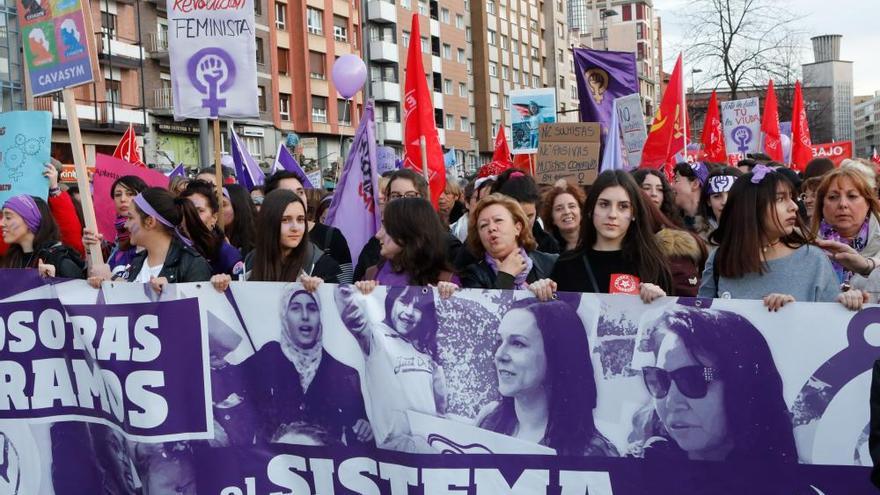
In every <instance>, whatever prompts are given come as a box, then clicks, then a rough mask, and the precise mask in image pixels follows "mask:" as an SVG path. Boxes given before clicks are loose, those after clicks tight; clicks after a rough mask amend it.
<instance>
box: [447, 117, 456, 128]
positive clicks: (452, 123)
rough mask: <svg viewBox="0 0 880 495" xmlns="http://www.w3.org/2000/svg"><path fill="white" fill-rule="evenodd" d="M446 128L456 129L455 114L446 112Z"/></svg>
mask: <svg viewBox="0 0 880 495" xmlns="http://www.w3.org/2000/svg"><path fill="white" fill-rule="evenodd" d="M446 128H447V129H455V115H450V114H448V113H447V114H446Z"/></svg>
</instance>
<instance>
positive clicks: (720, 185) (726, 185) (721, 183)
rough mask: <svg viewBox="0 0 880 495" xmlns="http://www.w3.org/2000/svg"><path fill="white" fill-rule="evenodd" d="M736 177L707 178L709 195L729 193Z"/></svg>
mask: <svg viewBox="0 0 880 495" xmlns="http://www.w3.org/2000/svg"><path fill="white" fill-rule="evenodd" d="M734 182H736V177H734V176H732V175H716V176H714V177H710V178H709V182H708V183H707V186H708V191H709V194H721V193H726V192H730V189H731V188H732V187H733V183H734Z"/></svg>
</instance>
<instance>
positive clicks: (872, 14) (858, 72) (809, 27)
mask: <svg viewBox="0 0 880 495" xmlns="http://www.w3.org/2000/svg"><path fill="white" fill-rule="evenodd" d="M694 1H699V0H654V9H655V11H656V13H657V15H659V16H660V17H661V19H662V26H663V49H664V53H663V55H664V57H665V60H664V61H663V67H664V69H665V70H666V71H667V72H671V71H672V66H673V65H674V64H675V58H676V57H677V56H678V53H677V52H675V51H674V50H673V49H671V48H672V47H674V46H677V45H678V44H679V43H681V40H682V33H683V32H684V26H685V25H686V24H685V22H684V20H685V19H686V17H687V6H688V4H691V3H693V2H694ZM767 1H771V2H774V3H779V4H785V0H767ZM788 5H789V6H794V5H796V6H797V9H798V14H799V15H803V16H804V19H803V21H801V25H800V26H799V27H800V28H801V29H803V30H804V31H805V32H806V33H808V34H807V36H805V37H804V40H803V44H804V47H805V48H806V50H805V51H804V54H803V57H802V62H803V63H809V62H812V61H813V52H812V47H811V44H810V39H809V38H810V37H811V36H816V35H820V34H841V35H843V39H842V41H841V48H840V58H841V59H843V60H849V61H852V62H853V78H854V84H855V88H854V92H855V94H856V95H867V94H873V93H874V92H875V91H880V56H878V50H880V1H878V0H834V1H829V0H796V1H795V2H789V3H788ZM684 62H685V73H687V71H688V70H689V68H688V67H687V60H685V61H684ZM697 82H698V83H699V81H697ZM688 84H689V82H688Z"/></svg>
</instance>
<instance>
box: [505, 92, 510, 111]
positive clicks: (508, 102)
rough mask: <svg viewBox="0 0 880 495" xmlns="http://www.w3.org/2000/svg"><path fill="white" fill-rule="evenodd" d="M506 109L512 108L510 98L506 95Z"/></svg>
mask: <svg viewBox="0 0 880 495" xmlns="http://www.w3.org/2000/svg"><path fill="white" fill-rule="evenodd" d="M504 108H510V97H509V96H507V95H504Z"/></svg>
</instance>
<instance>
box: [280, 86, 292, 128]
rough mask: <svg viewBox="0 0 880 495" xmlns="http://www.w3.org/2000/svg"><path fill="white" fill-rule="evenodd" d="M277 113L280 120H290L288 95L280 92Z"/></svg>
mask: <svg viewBox="0 0 880 495" xmlns="http://www.w3.org/2000/svg"><path fill="white" fill-rule="evenodd" d="M278 115H280V116H281V120H284V121H287V122H290V95H289V94H286V93H281V94H279V95H278Z"/></svg>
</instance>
